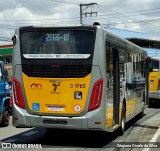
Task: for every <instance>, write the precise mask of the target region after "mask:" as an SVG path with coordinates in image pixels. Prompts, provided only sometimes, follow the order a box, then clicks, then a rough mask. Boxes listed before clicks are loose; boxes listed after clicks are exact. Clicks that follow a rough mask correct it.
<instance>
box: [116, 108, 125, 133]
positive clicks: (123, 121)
mask: <svg viewBox="0 0 160 151" xmlns="http://www.w3.org/2000/svg"><path fill="white" fill-rule="evenodd" d="M125 128H126V110H125V108H124V106H123V108H122V114H121V122H120V127H119V129H118V135H119V136H122V135H123V134H124V132H125Z"/></svg>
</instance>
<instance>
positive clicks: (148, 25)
mask: <svg viewBox="0 0 160 151" xmlns="http://www.w3.org/2000/svg"><path fill="white" fill-rule="evenodd" d="M80 4H81V5H82V23H83V24H87V25H91V24H93V22H95V21H98V22H100V24H101V26H103V27H105V28H118V29H124V30H131V31H136V32H142V33H148V34H149V39H153V40H159V41H160V30H159V29H160V0H77V1H75V0H0V44H8V43H9V42H8V41H9V40H10V39H11V38H12V36H13V35H14V32H15V29H16V28H17V27H19V26H24V25H38V24H44V25H53V26H55V25H65V24H66V25H68V24H69V25H70V24H74V25H79V24H80ZM86 4H92V5H86ZM91 12H92V15H91Z"/></svg>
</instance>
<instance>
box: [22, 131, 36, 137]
mask: <svg viewBox="0 0 160 151" xmlns="http://www.w3.org/2000/svg"><path fill="white" fill-rule="evenodd" d="M36 133H38V131H30V132H27V133H24V134H22V135H23V136H31V135H34V134H36Z"/></svg>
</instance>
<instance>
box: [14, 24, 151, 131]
mask: <svg viewBox="0 0 160 151" xmlns="http://www.w3.org/2000/svg"><path fill="white" fill-rule="evenodd" d="M12 40H13V44H14V48H13V55H12V57H13V58H12V61H13V62H12V69H13V71H12V100H13V114H12V117H13V123H12V124H13V126H14V127H17V128H22V127H42V128H46V129H47V130H50V129H71V130H91V131H92V130H93V131H106V132H113V131H115V130H117V131H118V132H119V134H123V133H124V131H125V125H126V122H128V121H129V120H131V119H132V118H133V117H135V116H136V115H141V114H142V113H143V110H144V104H145V102H146V101H147V99H148V97H147V96H148V89H147V85H148V80H146V79H147V75H148V70H147V69H148V66H147V59H148V57H147V52H146V51H145V50H144V49H142V48H140V47H138V46H137V45H135V44H133V43H131V42H129V41H127V40H126V39H122V38H120V37H118V36H116V35H114V34H111V33H110V32H108V31H107V30H106V29H105V28H103V27H101V25H94V24H93V25H78V26H53V27H48V26H46V27H45V26H24V27H19V28H17V29H16V31H15V35H14V36H13V38H12Z"/></svg>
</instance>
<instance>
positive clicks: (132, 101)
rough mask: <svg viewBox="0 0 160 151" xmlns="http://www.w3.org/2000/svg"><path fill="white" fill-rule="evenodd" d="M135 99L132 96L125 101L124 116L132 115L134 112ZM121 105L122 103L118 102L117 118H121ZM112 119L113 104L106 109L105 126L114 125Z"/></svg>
mask: <svg viewBox="0 0 160 151" xmlns="http://www.w3.org/2000/svg"><path fill="white" fill-rule="evenodd" d="M136 105H137V99H136V98H132V99H130V100H128V101H126V117H128V116H131V115H133V114H134V113H135V112H136V108H137V106H136ZM121 106H122V104H120V109H119V111H120V113H119V119H120V120H121ZM113 121H114V119H113V106H112V107H110V108H108V109H106V128H109V127H111V126H113V125H114V123H113Z"/></svg>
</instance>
